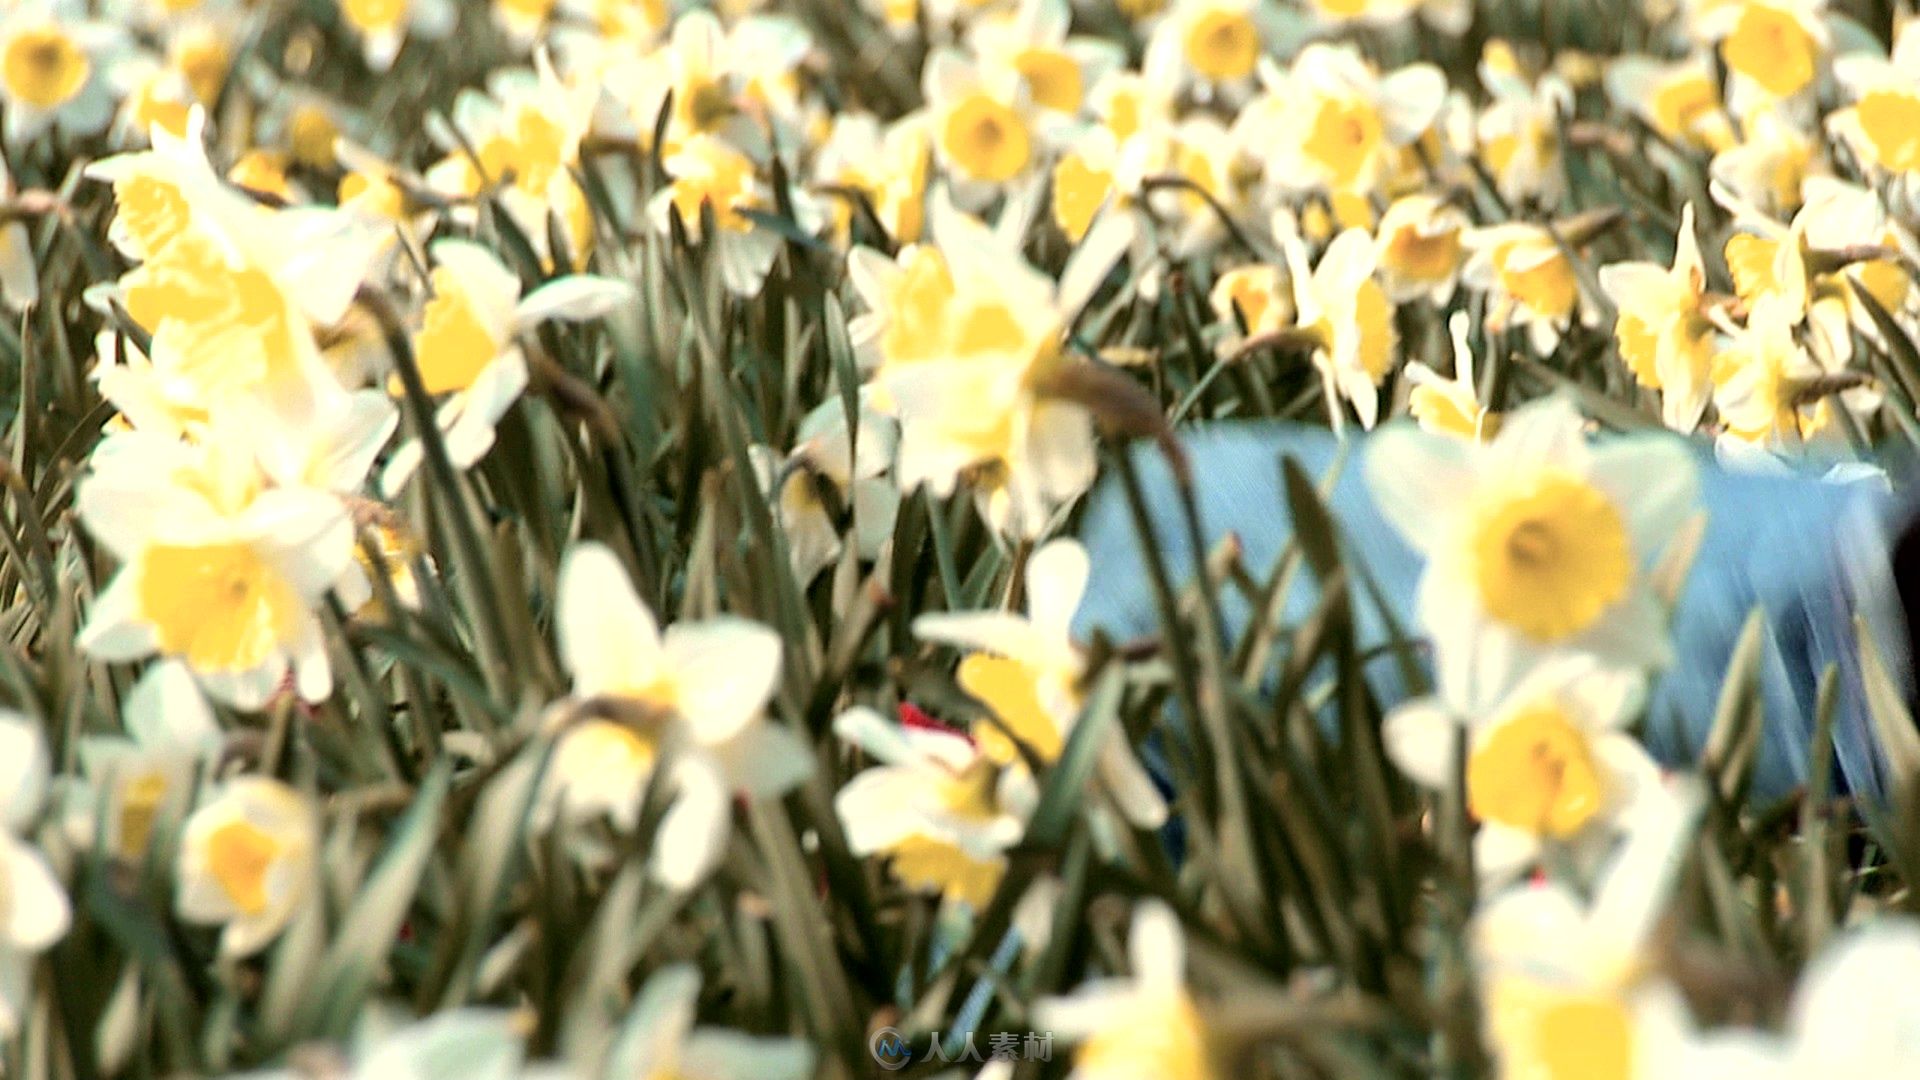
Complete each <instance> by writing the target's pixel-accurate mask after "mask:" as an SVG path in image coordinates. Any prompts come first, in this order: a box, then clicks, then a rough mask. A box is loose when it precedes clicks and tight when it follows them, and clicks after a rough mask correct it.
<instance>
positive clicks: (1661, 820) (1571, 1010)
mask: <svg viewBox="0 0 1920 1080" xmlns="http://www.w3.org/2000/svg"><path fill="white" fill-rule="evenodd" d="M1699 801H1700V796H1699V792H1698V790H1697V789H1695V788H1692V787H1686V788H1682V789H1680V790H1679V791H1677V792H1668V791H1666V790H1664V789H1662V790H1660V791H1658V792H1656V793H1655V794H1654V795H1653V797H1650V798H1648V799H1647V800H1645V802H1644V805H1643V806H1642V807H1641V809H1640V811H1639V812H1638V813H1637V814H1636V815H1635V816H1634V818H1633V820H1632V821H1631V822H1629V826H1630V827H1629V831H1628V834H1627V840H1626V842H1625V843H1624V844H1623V845H1622V846H1621V847H1620V849H1619V851H1618V852H1617V853H1616V854H1615V855H1614V856H1613V858H1612V859H1611V860H1610V861H1609V862H1608V864H1607V865H1606V866H1605V868H1604V869H1603V870H1602V872H1601V873H1600V874H1599V875H1598V877H1597V880H1596V881H1595V883H1594V887H1593V891H1592V899H1591V901H1589V900H1587V899H1586V898H1585V897H1584V896H1583V895H1582V893H1581V892H1579V891H1577V886H1576V884H1575V883H1571V882H1562V881H1551V880H1549V881H1542V882H1537V883H1531V884H1526V885H1521V886H1518V887H1516V888H1513V889H1511V890H1509V891H1507V892H1505V893H1502V894H1500V895H1498V896H1496V897H1494V898H1493V899H1492V900H1490V901H1488V902H1486V903H1485V904H1483V905H1482V907H1481V909H1480V910H1479V911H1478V912H1477V913H1476V914H1475V915H1474V920H1473V924H1472V929H1471V947H1472V951H1473V956H1474V959H1475V968H1476V978H1477V980H1478V983H1479V990H1480V1000H1481V1008H1482V1013H1483V1016H1484V1018H1485V1020H1484V1023H1485V1028H1486V1032H1487V1041H1488V1043H1489V1045H1490V1046H1491V1048H1492V1050H1493V1053H1494V1057H1495V1059H1496V1061H1497V1063H1498V1074H1497V1075H1499V1076H1501V1077H1509V1078H1515V1080H1518V1078H1522V1077H1528V1078H1531V1077H1553V1078H1560V1077H1568V1076H1591V1077H1609V1078H1613V1077H1619V1078H1622V1080H1664V1078H1667V1077H1678V1076H1695V1075H1698V1074H1697V1073H1694V1072H1692V1071H1690V1070H1687V1069H1684V1068H1682V1067H1681V1060H1682V1057H1681V1056H1682V1055H1683V1054H1685V1053H1686V1049H1687V1040H1688V1037H1689V1036H1690V1035H1691V1033H1692V1018H1691V1017H1690V1016H1689V1015H1688V1013H1687V1009H1686V1005H1685V1003H1684V1001H1683V1000H1682V999H1681V998H1680V995H1679V993H1678V992H1677V991H1676V990H1675V989H1674V988H1673V986H1672V985H1671V984H1669V983H1668V982H1666V981H1665V980H1664V979H1661V978H1660V977H1659V976H1658V975H1657V974H1654V973H1653V972H1652V970H1651V967H1652V964H1651V960H1652V957H1651V956H1650V942H1649V938H1650V937H1651V934H1652V931H1653V929H1654V925H1655V923H1656V921H1657V920H1658V919H1659V918H1660V916H1661V914H1662V912H1663V911H1664V910H1665V907H1666V905H1667V903H1668V900H1669V897H1670V894H1671V892H1672V889H1673V884H1674V879H1675V876H1676V874H1677V873H1678V871H1679V868H1680V865H1681V863H1682V856H1683V853H1684V852H1685V851H1686V849H1687V845H1688V841H1689V840H1690V839H1692V837H1693V832H1692V830H1693V827H1694V823H1695V821H1696V820H1697V816H1698V807H1699Z"/></svg>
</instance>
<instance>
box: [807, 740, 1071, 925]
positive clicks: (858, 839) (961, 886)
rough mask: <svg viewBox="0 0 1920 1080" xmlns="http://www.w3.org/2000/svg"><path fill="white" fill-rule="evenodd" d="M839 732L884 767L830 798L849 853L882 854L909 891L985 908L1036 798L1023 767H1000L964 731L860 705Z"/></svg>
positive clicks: (1002, 763)
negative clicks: (900, 719) (903, 722)
mask: <svg viewBox="0 0 1920 1080" xmlns="http://www.w3.org/2000/svg"><path fill="white" fill-rule="evenodd" d="M833 729H834V733H835V734H837V735H838V736H840V738H841V739H843V740H845V741H846V742H848V743H851V744H852V745H854V746H857V747H859V748H860V749H861V750H862V751H864V752H865V753H866V754H867V755H868V756H869V757H872V758H873V759H874V760H876V761H878V762H880V764H879V765H877V766H875V767H874V768H870V769H866V770H863V771H862V772H860V773H858V774H856V775H855V776H854V777H853V779H851V780H849V781H847V783H846V785H845V786H844V787H842V788H841V789H840V793H839V794H838V795H836V796H834V800H833V805H834V810H835V812H836V813H837V814H838V815H839V817H840V823H841V827H842V828H843V829H845V830H846V835H847V845H848V847H849V848H850V849H851V850H852V851H853V852H854V853H855V854H857V855H878V856H883V857H885V858H886V859H887V860H888V862H887V865H888V868H889V870H890V872H891V873H892V874H893V876H894V877H896V878H898V879H899V880H900V881H901V882H902V883H903V884H905V885H906V886H908V887H909V888H913V889H924V890H928V891H932V892H937V893H939V894H940V895H942V896H944V897H946V898H948V899H950V900H952V901H953V902H955V903H957V904H964V905H966V906H967V908H969V909H970V910H973V911H980V910H983V909H984V908H985V907H986V905H987V903H988V901H990V900H991V899H992V898H993V894H994V891H995V890H996V889H998V888H999V887H1000V880H1001V878H1002V877H1003V876H1004V875H1005V873H1006V868H1007V855H1006V853H1007V850H1008V849H1009V848H1011V847H1013V846H1014V845H1015V844H1017V843H1019V842H1020V838H1021V836H1023V835H1025V833H1026V829H1027V818H1028V816H1029V815H1031V814H1032V813H1033V808H1034V805H1035V804H1036V803H1037V802H1038V800H1039V790H1038V787H1037V786H1036V785H1035V784H1034V781H1033V776H1032V774H1031V773H1029V772H1027V770H1026V766H1025V765H1023V764H1020V763H1018V762H1006V761H996V760H995V759H994V758H992V757H990V756H988V754H987V753H986V752H985V751H984V750H983V749H982V744H981V743H980V742H978V741H976V740H975V739H970V738H968V737H967V736H966V735H964V734H962V733H960V732H958V731H945V730H941V729H936V728H924V727H908V728H901V727H897V726H895V725H892V724H889V723H887V721H886V720H884V719H882V718H881V716H880V714H878V713H876V712H874V711H873V710H871V709H868V708H864V707H861V708H855V709H850V710H848V711H847V712H844V713H842V714H840V716H839V717H838V718H836V719H835V720H834V724H833Z"/></svg>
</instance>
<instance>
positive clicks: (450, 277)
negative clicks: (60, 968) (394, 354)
mask: <svg viewBox="0 0 1920 1080" xmlns="http://www.w3.org/2000/svg"><path fill="white" fill-rule="evenodd" d="M433 259H434V261H435V262H436V263H437V264H438V265H437V266H436V267H435V268H434V270H433V276H432V285H433V296H432V297H431V298H429V299H428V301H427V305H426V310H425V312H424V313H423V314H422V317H421V327H420V329H419V330H418V331H417V332H416V333H415V334H414V336H413V354H414V362H415V363H416V364H417V365H419V369H420V381H421V383H422V385H423V386H424V388H425V390H426V392H427V393H428V394H430V395H433V396H435V397H442V396H444V398H445V401H444V402H443V403H442V404H441V406H440V409H439V411H438V413H437V414H436V415H435V420H436V422H437V423H438V425H439V427H440V434H441V438H442V440H443V441H444V442H445V443H446V447H447V457H448V458H449V459H450V460H451V461H452V463H453V465H454V467H455V468H462V469H464V468H467V467H468V466H471V465H473V464H474V463H476V462H478V461H479V460H480V459H481V458H482V457H485V456H486V453H487V451H488V450H490V449H492V447H493V429H494V425H496V424H498V423H499V422H500V418H501V417H502V416H505V415H506V412H507V410H508V409H509V408H511V407H512V406H513V403H514V402H515V401H517V400H519V398H520V393H521V391H523V390H525V389H526V386H527V358H526V354H525V353H524V352H522V351H521V348H520V344H519V339H520V337H521V335H523V334H525V333H527V332H528V331H530V330H531V329H532V328H533V327H535V326H537V325H538V324H540V323H542V322H544V321H546V320H549V319H562V320H568V321H586V320H591V319H597V318H600V317H602V316H604V315H606V314H608V313H609V312H611V311H613V310H615V309H617V308H618V307H619V306H620V305H621V304H623V303H625V302H626V301H627V300H628V299H630V298H631V297H632V295H633V291H632V289H631V287H630V286H628V285H627V284H626V283H625V282H622V281H616V280H614V279H612V278H604V277H596V276H593V275H590V274H571V275H568V276H566V277H561V278H555V279H554V280H552V281H549V282H547V283H546V284H545V285H542V286H540V287H539V288H537V289H535V290H534V291H532V292H531V293H528V294H527V295H526V296H524V297H523V296H521V295H520V279H519V278H518V277H517V276H515V275H514V274H513V272H512V271H510V270H508V269H507V268H506V267H505V266H503V265H501V263H500V260H499V258H498V257H497V256H495V255H494V254H493V252H492V251H490V250H489V249H487V248H484V247H481V246H480V245H479V244H475V243H473V242H471V241H467V240H441V241H439V242H438V243H436V244H434V245H433ZM388 389H389V391H390V392H393V393H396V394H397V393H399V392H400V390H401V388H400V386H399V384H398V377H397V376H396V377H395V378H394V380H393V381H392V383H391V384H390V385H389V387H388ZM422 454H423V451H422V450H421V448H420V445H419V443H417V442H409V443H406V444H404V445H402V446H401V447H400V449H399V450H397V451H396V452H395V453H394V456H393V458H392V460H390V461H389V462H388V463H387V468H386V471H385V472H384V473H383V474H382V476H381V486H382V488H383V489H384V490H386V491H388V492H392V491H397V490H399V489H400V488H401V487H402V486H404V485H405V484H406V482H407V480H408V479H410V478H411V477H412V476H413V473H414V470H415V469H417V468H418V467H419V464H420V460H421V456H422Z"/></svg>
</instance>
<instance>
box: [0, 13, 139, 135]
mask: <svg viewBox="0 0 1920 1080" xmlns="http://www.w3.org/2000/svg"><path fill="white" fill-rule="evenodd" d="M9 7H10V10H9V11H8V12H7V14H6V16H5V17H4V18H0V102H4V103H5V104H6V113H7V121H6V137H7V143H8V145H10V146H24V145H26V144H27V143H28V142H30V141H31V140H33V139H34V138H35V137H36V136H38V135H40V134H41V133H42V132H44V131H46V130H47V129H48V128H50V127H53V126H55V125H58V126H59V128H60V130H61V131H63V132H65V133H66V134H67V135H68V136H69V137H71V136H76V135H81V136H84V135H93V134H97V133H98V132H99V131H100V130H101V129H103V128H105V127H106V126H107V123H108V121H110V120H112V119H113V107H114V94H113V87H112V83H111V81H110V79H109V78H108V75H109V73H110V72H111V71H112V69H113V67H114V66H115V64H116V63H117V61H118V58H119V56H120V54H121V53H123V52H125V51H126V48H127V42H126V39H125V36H124V35H123V34H122V33H121V31H120V30H119V29H118V28H116V27H114V26H112V25H111V24H109V23H104V22H95V21H93V20H91V19H89V18H87V17H86V16H87V10H86V8H85V7H84V6H83V5H81V4H79V3H76V2H73V0H24V2H22V3H19V4H13V5H9Z"/></svg>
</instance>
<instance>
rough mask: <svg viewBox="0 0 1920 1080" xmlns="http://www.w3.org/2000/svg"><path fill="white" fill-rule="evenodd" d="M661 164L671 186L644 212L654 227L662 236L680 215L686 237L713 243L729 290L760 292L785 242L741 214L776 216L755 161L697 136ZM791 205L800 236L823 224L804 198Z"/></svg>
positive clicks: (794, 198)
mask: <svg viewBox="0 0 1920 1080" xmlns="http://www.w3.org/2000/svg"><path fill="white" fill-rule="evenodd" d="M662 164H664V165H665V166H666V168H667V173H668V175H669V176H671V177H673V181H672V183H670V184H668V185H667V187H666V188H665V189H664V190H662V191H660V192H659V193H658V194H657V195H655V196H654V199H653V202H652V203H651V204H650V205H649V207H648V210H649V213H650V215H651V217H652V219H653V223H654V228H655V229H657V230H658V231H660V232H661V233H663V234H664V233H666V232H667V231H668V229H669V228H670V226H669V224H668V221H669V218H670V216H671V215H672V214H673V213H675V212H678V214H679V216H680V220H681V222H682V223H683V224H684V225H685V226H686V228H687V232H688V235H689V236H690V237H692V238H693V239H695V240H703V239H704V240H706V241H708V242H710V243H711V244H712V246H713V250H714V257H715V258H716V259H718V260H719V263H720V276H721V280H722V281H723V282H725V284H726V286H727V288H728V289H730V290H732V291H733V292H734V293H736V294H738V295H741V296H752V295H754V294H755V293H757V292H759V291H760V286H761V285H762V284H764V283H765V281H766V278H767V273H768V271H769V270H771V269H772V268H773V261H774V259H775V258H777V257H778V256H779V254H780V248H781V246H782V245H783V244H784V243H785V240H784V239H783V238H782V237H781V236H780V234H779V233H778V232H776V231H774V230H773V229H771V228H768V227H767V226H765V225H762V224H760V223H758V222H756V221H754V220H753V219H752V218H750V217H748V216H747V215H746V214H744V213H742V211H754V212H758V213H763V214H771V213H774V199H773V194H772V192H770V191H769V190H767V187H766V185H765V184H763V183H761V182H760V179H759V177H758V175H757V174H756V169H755V167H754V164H753V159H751V158H749V157H748V156H747V155H745V154H743V153H741V152H740V151H739V150H736V149H734V148H733V147H732V146H731V145H730V144H728V143H726V142H723V141H721V140H720V139H717V138H714V137H713V136H711V135H696V136H694V137H692V138H689V139H687V140H685V141H683V142H681V143H680V144H679V145H678V147H676V148H675V149H674V150H673V152H672V153H669V154H668V155H667V156H666V158H665V159H664V160H663V162H662ZM789 204H790V205H791V206H792V207H793V210H794V215H795V217H796V218H798V219H799V220H797V221H796V222H795V224H796V225H797V226H798V227H799V228H800V229H801V230H802V231H803V232H808V233H811V232H814V231H815V230H817V229H818V228H819V226H820V225H821V224H822V216H821V214H820V212H819V209H818V207H817V206H816V205H815V204H814V203H813V201H812V200H811V199H809V198H807V197H805V196H804V195H803V194H800V193H794V194H793V195H792V196H791V197H790V199H789ZM703 208H711V212H712V214H713V223H714V230H713V235H711V236H707V235H706V234H705V233H704V232H703V231H702V230H703V228H704V226H702V224H701V221H702V217H701V213H702V210H703Z"/></svg>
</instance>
